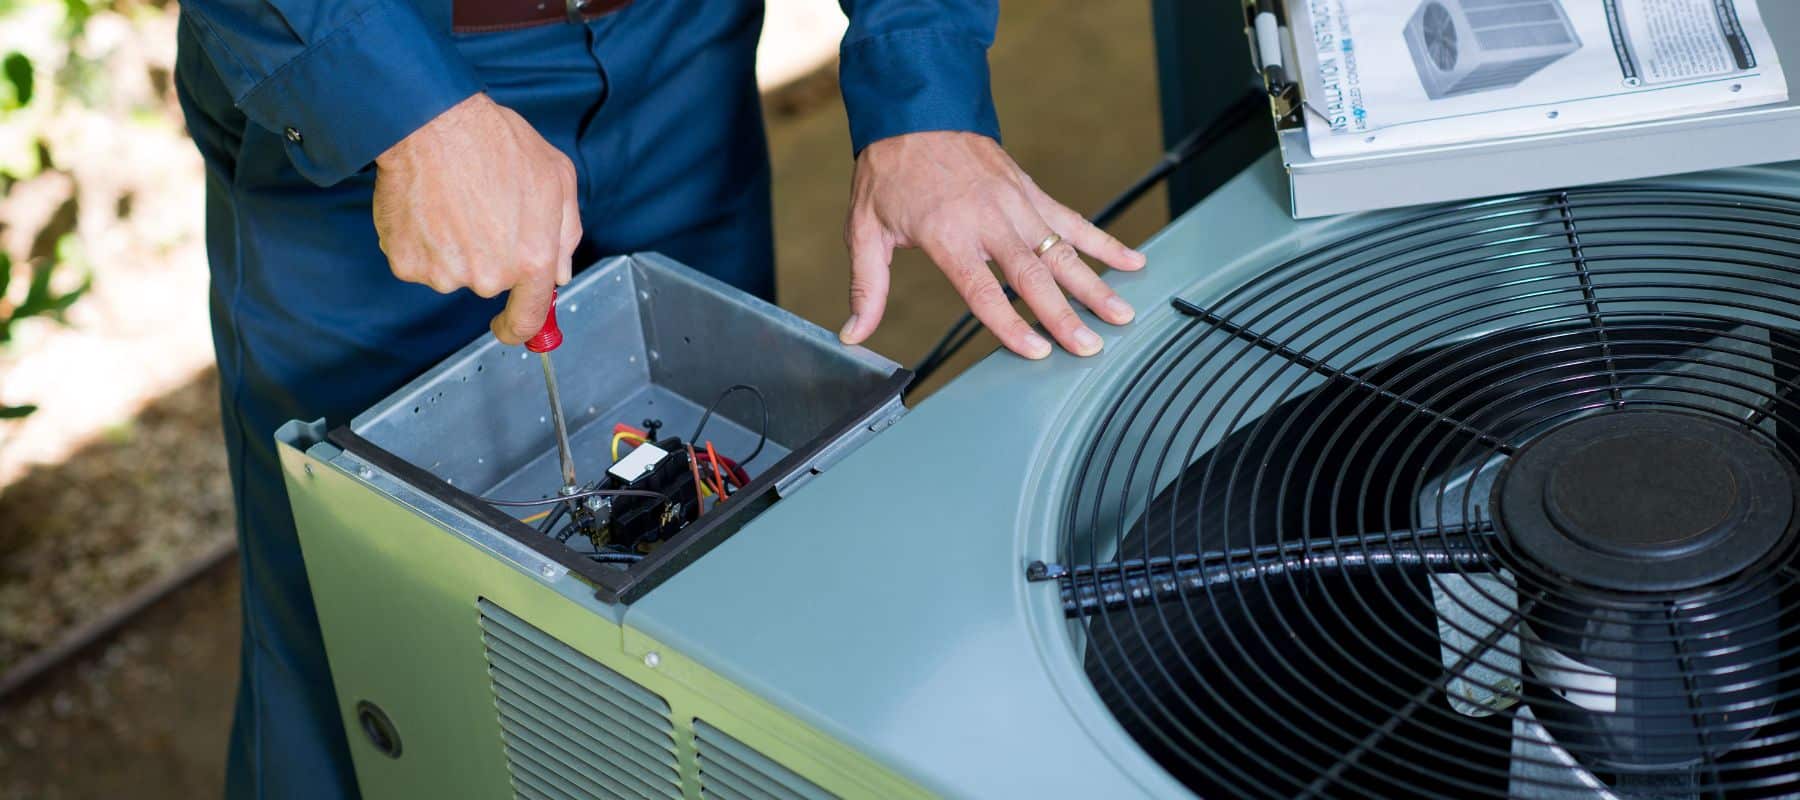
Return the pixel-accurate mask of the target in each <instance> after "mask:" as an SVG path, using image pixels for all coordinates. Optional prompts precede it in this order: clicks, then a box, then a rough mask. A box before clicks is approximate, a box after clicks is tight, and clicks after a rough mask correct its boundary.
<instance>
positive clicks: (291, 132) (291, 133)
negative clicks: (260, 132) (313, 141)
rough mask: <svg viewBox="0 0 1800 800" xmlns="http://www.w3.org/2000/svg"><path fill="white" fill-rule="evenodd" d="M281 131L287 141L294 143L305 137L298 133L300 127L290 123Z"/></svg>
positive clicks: (303, 139)
mask: <svg viewBox="0 0 1800 800" xmlns="http://www.w3.org/2000/svg"><path fill="white" fill-rule="evenodd" d="M281 132H282V135H284V136H286V137H287V140H288V141H290V142H293V143H294V144H299V143H301V142H302V141H305V139H306V137H304V136H301V135H300V129H299V128H296V127H294V126H292V125H289V126H288V127H286V128H283V129H282V131H281Z"/></svg>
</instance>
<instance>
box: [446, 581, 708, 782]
mask: <svg viewBox="0 0 1800 800" xmlns="http://www.w3.org/2000/svg"><path fill="white" fill-rule="evenodd" d="M479 605H480V610H481V632H482V637H481V638H482V641H483V643H484V644H486V645H487V659H488V674H489V675H490V676H491V677H492V679H493V686H494V705H495V707H496V708H497V709H498V711H499V714H500V730H501V734H502V735H503V736H504V738H505V741H506V763H507V768H508V770H509V771H510V772H511V773H512V781H513V791H514V792H515V793H516V794H517V795H518V796H519V797H522V798H531V799H532V800H539V799H540V798H542V799H543V800H586V799H587V798H614V797H622V798H659V797H666V798H679V797H681V775H680V771H679V767H678V764H677V761H676V756H675V735H674V728H673V723H672V722H671V721H670V719H669V704H668V703H667V702H664V701H663V699H662V698H661V697H658V696H656V694H654V693H652V692H651V691H649V690H647V689H645V688H644V687H642V686H639V685H637V684H636V683H633V682H632V681H630V680H629V679H627V678H625V676H623V675H620V674H619V673H617V672H613V671H612V670H610V669H607V668H606V667H604V666H601V665H600V663H599V662H597V661H595V660H593V659H591V658H588V657H587V656H584V655H582V654H581V653H579V652H577V651H576V650H575V649H574V648H572V647H569V646H568V645H566V644H563V643H562V642H560V641H557V640H556V639H555V638H554V637H552V636H550V635H549V634H547V633H544V632H543V631H541V630H538V629H537V628H535V627H533V626H532V625H531V624H530V623H528V622H526V621H524V620H522V619H519V618H518V617H516V616H513V615H512V614H511V613H509V612H507V611H506V609H503V608H501V607H499V606H496V605H494V604H493V603H490V602H488V601H486V600H482V601H480V603H479Z"/></svg>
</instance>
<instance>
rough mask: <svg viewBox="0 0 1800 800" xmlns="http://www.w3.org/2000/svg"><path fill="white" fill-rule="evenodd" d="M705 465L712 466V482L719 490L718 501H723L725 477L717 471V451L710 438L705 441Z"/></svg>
mask: <svg viewBox="0 0 1800 800" xmlns="http://www.w3.org/2000/svg"><path fill="white" fill-rule="evenodd" d="M706 460H707V465H708V466H710V467H711V468H712V476H713V484H714V487H713V488H715V489H717V490H718V491H719V502H721V503H723V502H725V478H724V477H723V476H722V475H721V474H720V472H719V453H718V451H716V450H714V449H713V446H712V440H711V439H708V440H707V442H706Z"/></svg>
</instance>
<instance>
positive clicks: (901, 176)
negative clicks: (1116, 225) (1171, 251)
mask: <svg viewBox="0 0 1800 800" xmlns="http://www.w3.org/2000/svg"><path fill="white" fill-rule="evenodd" d="M1051 234H1056V235H1059V236H1061V237H1062V241H1060V242H1058V243H1057V244H1056V246H1054V247H1051V248H1050V249H1049V250H1048V251H1046V252H1045V253H1044V254H1043V255H1042V256H1039V255H1037V254H1036V253H1035V252H1033V251H1034V250H1035V249H1036V248H1037V247H1038V245H1039V244H1041V243H1042V242H1044V241H1045V240H1047V239H1049V238H1050V236H1051ZM844 240H845V243H846V244H848V245H849V246H850V272H851V274H850V320H849V321H848V322H846V323H844V328H843V330H842V331H841V332H840V333H839V334H838V336H839V338H841V339H843V340H844V342H845V343H847V344H856V343H858V342H861V341H863V340H864V339H867V338H869V335H870V334H872V333H874V332H875V327H876V326H877V325H879V324H881V313H882V310H883V308H884V307H885V306H886V304H887V293H888V266H889V264H890V263H891V262H892V261H893V257H894V248H896V247H918V248H922V249H924V251H925V254H926V255H928V256H930V257H931V260H932V261H934V262H936V263H937V265H938V268H939V269H941V270H943V271H944V275H945V276H947V277H949V279H950V283H951V284H953V285H954V286H955V287H956V291H957V292H958V293H960V294H961V295H962V297H963V300H965V301H967V302H968V304H969V309H970V310H972V311H974V312H975V316H976V317H977V318H978V319H980V320H981V322H982V324H984V325H986V326H987V327H988V330H991V331H993V332H994V335H995V336H998V337H1000V342H1001V343H1002V344H1004V345H1006V346H1007V347H1008V348H1009V349H1011V350H1012V351H1013V352H1015V353H1018V354H1019V355H1022V356H1025V357H1027V358H1043V357H1045V356H1047V355H1050V343H1049V342H1047V341H1044V337H1042V336H1039V335H1038V334H1037V332H1036V331H1035V330H1033V329H1032V327H1031V325H1030V324H1028V323H1026V322H1025V320H1024V319H1023V318H1021V317H1020V316H1019V314H1018V313H1017V312H1015V311H1014V310H1013V307H1012V304H1011V303H1009V302H1007V299H1006V292H1005V290H1004V289H1002V288H1000V284H999V282H998V281H996V280H995V279H994V274H993V272H992V271H990V270H989V269H988V266H987V262H989V261H992V262H994V263H996V264H998V265H999V267H1000V272H1001V274H1003V275H1005V276H1006V281H1007V283H1008V284H1011V285H1012V287H1013V289H1014V290H1015V291H1017V292H1018V293H1019V296H1020V297H1022V298H1024V299H1025V303H1026V304H1027V305H1029V306H1030V307H1031V310H1032V311H1033V312H1034V313H1036V314H1037V318H1038V320H1039V321H1041V322H1043V323H1044V327H1045V328H1046V329H1048V330H1049V331H1050V335H1052V336H1054V337H1056V341H1057V342H1059V343H1061V344H1062V346H1063V347H1064V348H1065V349H1067V350H1068V351H1069V352H1071V353H1075V354H1076V355H1083V356H1088V355H1093V354H1094V353H1097V352H1100V337H1099V335H1097V334H1095V333H1094V332H1093V330H1091V329H1089V328H1088V327H1087V326H1086V325H1084V324H1082V322H1081V318H1080V317H1079V316H1077V315H1076V314H1075V310H1074V309H1073V308H1071V307H1070V306H1069V301H1068V298H1067V297H1064V296H1063V293H1064V292H1067V293H1068V294H1069V295H1070V296H1072V297H1074V298H1075V299H1076V300H1079V301H1081V303H1082V304H1083V305H1085V306H1087V307H1088V309H1089V310H1091V311H1093V312H1094V313H1095V314H1096V315H1098V316H1099V317H1100V318H1101V319H1103V320H1106V321H1107V322H1109V323H1112V324H1114V325H1123V324H1125V323H1127V322H1130V321H1131V318H1132V316H1133V313H1134V312H1133V311H1132V309H1131V306H1130V305H1127V304H1126V303H1125V301H1124V300H1123V299H1120V297H1119V296H1118V295H1117V294H1115V293H1114V292H1113V290H1112V288H1111V287H1109V286H1107V285H1106V283H1105V282H1104V281H1102V280H1100V277H1099V276H1098V275H1096V274H1094V271H1093V270H1092V269H1090V268H1089V267H1088V265H1087V264H1086V263H1085V262H1083V261H1082V260H1081V256H1080V255H1079V254H1078V253H1077V252H1076V251H1077V250H1080V252H1082V253H1086V254H1088V255H1089V256H1092V257H1093V258H1096V259H1099V260H1100V261H1101V262H1102V263H1104V264H1106V265H1107V266H1109V267H1112V268H1113V269H1122V270H1135V269H1141V268H1142V267H1143V266H1144V256H1143V254H1141V253H1139V252H1137V251H1135V250H1132V249H1131V248H1129V247H1126V246H1125V245H1123V244H1121V243H1120V242H1119V240H1117V239H1114V238H1113V237H1112V236H1110V235H1108V234H1107V233H1106V232H1104V231H1102V230H1100V229H1099V228H1096V227H1094V226H1093V225H1090V224H1088V222H1087V220H1086V219H1084V218H1082V216H1081V215H1080V214H1077V213H1075V212H1074V211H1071V210H1069V209H1068V208H1067V207H1065V206H1063V205H1062V204H1061V203H1058V202H1056V201H1055V200H1052V199H1051V198H1050V196H1049V195H1047V194H1044V192H1043V190H1042V189H1039V188H1038V187H1037V184H1035V183H1032V181H1031V178H1030V177H1029V176H1027V175H1026V174H1025V172H1024V170H1021V169H1019V165H1018V164H1015V163H1013V160H1012V158H1011V157H1010V156H1008V155H1007V154H1006V151H1005V150H1002V149H1000V145H999V143H997V142H995V141H994V140H992V139H989V138H987V137H986V136H981V135H978V134H972V133H952V132H931V133H912V134H906V135H902V136H895V137H892V138H888V139H882V140H880V141H878V142H875V143H874V144H871V145H869V146H868V147H865V148H863V152H862V154H861V155H860V156H858V157H857V159H856V177H855V179H854V180H853V181H852V188H851V194H850V220H849V222H848V223H847V224H846V225H845V228H844Z"/></svg>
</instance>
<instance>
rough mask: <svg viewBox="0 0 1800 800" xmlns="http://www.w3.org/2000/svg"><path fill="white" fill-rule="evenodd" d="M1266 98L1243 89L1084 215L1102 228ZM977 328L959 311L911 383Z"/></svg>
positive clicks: (972, 316)
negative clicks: (1106, 199) (1147, 169)
mask: <svg viewBox="0 0 1800 800" xmlns="http://www.w3.org/2000/svg"><path fill="white" fill-rule="evenodd" d="M1268 102H1269V98H1268V94H1267V93H1266V92H1265V91H1264V90H1262V89H1252V90H1251V91H1249V92H1246V93H1245V94H1244V96H1243V97H1242V98H1239V99H1238V101H1237V102H1236V103H1233V104H1231V105H1230V106H1229V107H1227V108H1226V109H1225V110H1224V111H1223V112H1220V114H1219V116H1217V117H1215V118H1213V120H1212V121H1211V122H1209V123H1207V124H1206V125H1204V126H1202V127H1199V128H1195V129H1194V131H1193V132H1192V133H1189V134H1188V135H1187V136H1186V137H1184V138H1183V139H1182V140H1181V141H1179V142H1176V143H1175V146H1174V147H1171V148H1169V150H1168V151H1167V152H1165V153H1163V154H1162V158H1161V159H1158V160H1157V162H1156V164H1155V166H1152V167H1151V168H1150V169H1149V171H1147V172H1145V173H1144V174H1143V175H1142V176H1139V177H1138V179H1137V180H1135V181H1132V183H1131V185H1130V186H1127V187H1125V191H1122V192H1120V193H1119V194H1118V195H1117V196H1115V197H1114V198H1113V199H1112V200H1111V201H1108V202H1107V204H1106V205H1105V206H1102V207H1101V208H1100V210H1099V211H1096V212H1094V215H1093V216H1091V217H1088V222H1090V223H1092V224H1093V225H1094V227H1096V228H1105V227H1106V226H1108V225H1111V224H1112V223H1113V221H1114V220H1116V219H1118V217H1119V215H1120V214H1123V213H1125V211H1126V210H1127V209H1129V208H1131V206H1132V205H1133V204H1135V203H1136V202H1137V201H1138V200H1139V199H1140V198H1142V197H1143V196H1144V194H1145V193H1146V192H1148V191H1150V190H1151V189H1152V188H1155V186H1156V185H1157V184H1159V183H1162V182H1163V181H1164V180H1167V179H1168V177H1169V176H1170V175H1172V174H1174V172H1175V170H1176V168H1178V167H1180V166H1181V165H1182V164H1183V163H1186V162H1187V160H1188V159H1190V158H1192V157H1194V156H1195V155H1197V154H1199V153H1201V152H1203V151H1206V150H1210V149H1212V147H1213V146H1214V145H1216V144H1218V143H1219V142H1220V141H1221V140H1223V139H1224V138H1225V136H1226V134H1228V133H1231V132H1233V131H1235V130H1237V128H1238V126H1239V125H1242V124H1243V123H1244V122H1246V121H1247V120H1249V118H1251V117H1252V116H1254V115H1255V114H1256V112H1257V111H1258V110H1259V109H1266V108H1268ZM1017 298H1018V294H1017V293H1015V292H1014V291H1013V290H1012V289H1011V288H1008V289H1007V290H1006V299H1007V300H1008V301H1011V300H1014V299H1017ZM971 325H972V326H974V327H973V329H972V330H965V328H967V327H969V326H971ZM980 330H981V323H980V322H978V321H977V320H976V319H975V313H974V312H972V311H965V312H963V315H962V316H961V317H958V318H957V319H956V322H955V323H953V324H951V326H950V329H949V330H947V331H945V332H944V335H943V336H940V337H938V340H937V344H935V345H932V348H931V349H930V350H929V351H927V352H926V353H925V356H924V357H923V358H921V359H919V361H918V363H917V364H916V365H915V366H913V370H912V371H913V382H912V385H913V386H919V385H922V384H924V383H925V381H926V379H928V378H930V377H931V376H932V374H933V373H935V372H937V371H938V370H939V369H941V368H942V367H943V366H944V363H945V362H947V361H949V360H950V359H951V358H953V357H955V355H956V353H957V351H959V350H961V349H962V348H963V347H964V346H966V345H968V343H969V342H970V341H971V340H973V339H974V338H975V334H976V333H977V332H979V331H980Z"/></svg>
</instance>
